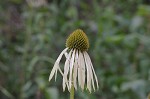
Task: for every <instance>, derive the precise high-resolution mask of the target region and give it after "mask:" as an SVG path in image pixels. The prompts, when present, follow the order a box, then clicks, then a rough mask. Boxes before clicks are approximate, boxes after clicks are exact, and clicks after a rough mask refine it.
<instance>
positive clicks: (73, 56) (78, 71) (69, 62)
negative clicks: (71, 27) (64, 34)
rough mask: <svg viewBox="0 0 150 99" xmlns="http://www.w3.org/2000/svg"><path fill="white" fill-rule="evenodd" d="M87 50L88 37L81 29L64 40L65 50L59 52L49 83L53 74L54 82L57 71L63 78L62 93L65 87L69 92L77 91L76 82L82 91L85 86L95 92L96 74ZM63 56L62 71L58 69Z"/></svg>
mask: <svg viewBox="0 0 150 99" xmlns="http://www.w3.org/2000/svg"><path fill="white" fill-rule="evenodd" d="M88 48H89V40H88V37H87V36H86V34H85V33H84V32H83V31H82V30H81V29H77V30H75V31H74V32H73V33H71V34H70V35H69V37H68V38H67V40H66V48H65V49H64V50H63V51H62V52H61V54H60V55H59V57H58V58H57V60H56V62H55V64H54V67H53V69H52V71H51V73H50V76H49V81H51V79H52V77H53V76H54V74H55V80H56V77H57V71H58V70H59V71H60V73H61V74H62V76H63V91H65V88H66V86H67V88H68V90H69V91H70V90H71V89H72V87H73V89H74V88H75V89H76V90H77V82H78V85H79V87H81V89H82V90H84V88H85V85H86V88H87V89H88V90H89V92H91V91H92V88H93V89H94V91H95V89H96V88H95V84H96V87H97V88H99V85H98V79H97V76H96V73H95V71H94V68H93V65H92V62H91V59H90V57H89V55H88V53H87V50H88ZM63 55H65V56H66V61H65V65H64V71H62V70H61V69H60V67H59V63H60V60H61V58H62V56H63Z"/></svg>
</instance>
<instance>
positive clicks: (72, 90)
mask: <svg viewBox="0 0 150 99" xmlns="http://www.w3.org/2000/svg"><path fill="white" fill-rule="evenodd" d="M70 99H74V86H73V85H72V86H71V91H70Z"/></svg>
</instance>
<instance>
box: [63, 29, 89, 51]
mask: <svg viewBox="0 0 150 99" xmlns="http://www.w3.org/2000/svg"><path fill="white" fill-rule="evenodd" d="M66 47H68V48H69V49H78V50H80V51H87V50H88V48H89V40H88V37H87V36H86V34H85V33H84V32H83V31H82V30H81V29H77V30H75V31H74V32H73V33H71V34H70V35H69V37H68V38H67V40H66Z"/></svg>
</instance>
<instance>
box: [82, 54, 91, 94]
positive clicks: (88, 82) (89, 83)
mask: <svg viewBox="0 0 150 99" xmlns="http://www.w3.org/2000/svg"><path fill="white" fill-rule="evenodd" d="M83 55H84V58H85V64H86V69H87V89H88V90H89V91H90V93H91V74H90V70H89V69H90V68H89V64H88V62H87V61H88V60H87V56H86V54H85V53H83Z"/></svg>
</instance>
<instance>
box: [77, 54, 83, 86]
mask: <svg viewBox="0 0 150 99" xmlns="http://www.w3.org/2000/svg"><path fill="white" fill-rule="evenodd" d="M81 72H82V71H81V52H80V51H79V58H78V84H79V86H80V87H81V82H82V73H81Z"/></svg>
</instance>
